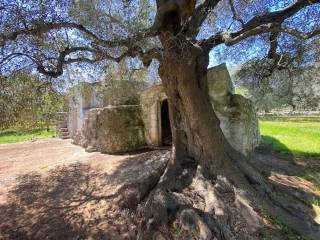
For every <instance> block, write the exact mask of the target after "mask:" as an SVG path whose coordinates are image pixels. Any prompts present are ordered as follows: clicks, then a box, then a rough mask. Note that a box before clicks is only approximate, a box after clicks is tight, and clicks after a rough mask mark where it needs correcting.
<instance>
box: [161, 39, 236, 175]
mask: <svg viewBox="0 0 320 240" xmlns="http://www.w3.org/2000/svg"><path fill="white" fill-rule="evenodd" d="M161 40H162V44H163V45H164V49H165V51H164V54H163V61H162V62H161V63H160V71H159V73H160V77H161V79H162V83H163V86H164V89H165V91H166V94H167V96H168V100H169V104H170V113H171V125H172V133H173V149H174V151H173V153H174V156H173V158H172V161H173V162H174V163H175V164H174V165H177V164H178V165H180V164H183V163H181V161H183V160H184V159H186V158H193V159H194V160H195V161H196V162H197V163H198V164H200V165H201V166H202V169H203V171H204V173H205V174H209V175H211V174H213V173H218V172H219V171H220V170H221V169H226V168H227V167H228V166H229V165H230V164H231V162H230V159H229V157H228V155H227V154H226V151H227V149H228V144H227V141H226V140H225V137H224V135H223V133H222V131H221V129H220V121H219V119H218V118H217V116H216V115H215V113H214V111H213V108H212V105H211V102H210V99H209V93H208V86H207V67H208V62H209V54H208V51H207V50H204V49H201V48H200V47H199V46H195V45H193V44H191V43H190V42H188V41H187V40H186V39H184V38H183V37H173V36H172V35H171V36H170V35H168V34H164V35H163V36H162V37H161Z"/></svg>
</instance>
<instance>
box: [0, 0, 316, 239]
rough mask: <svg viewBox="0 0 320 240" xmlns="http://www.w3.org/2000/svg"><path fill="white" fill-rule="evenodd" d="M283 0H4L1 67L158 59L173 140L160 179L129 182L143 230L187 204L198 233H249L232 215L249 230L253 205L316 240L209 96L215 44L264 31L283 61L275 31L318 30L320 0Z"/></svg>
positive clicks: (55, 69) (304, 34)
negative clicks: (234, 140) (140, 206)
mask: <svg viewBox="0 0 320 240" xmlns="http://www.w3.org/2000/svg"><path fill="white" fill-rule="evenodd" d="M280 2H281V3H284V2H283V1H271V0H270V1H267V0H266V1H261V0H259V1H258V0H253V1H247V0H239V1H234V0H229V1H225V0H202V1H196V0H156V1H155V2H154V1H147V0H140V1H139V0H137V1H112V0H110V1H109V0H101V1H84V0H77V1H71V0H70V1H57V0H56V1H45V0H44V1H36V0H34V1H23V0H21V1H10V0H6V1H2V3H1V5H0V9H1V32H0V42H1V46H2V50H1V54H2V58H1V61H0V64H1V65H4V66H5V67H4V68H3V70H2V71H6V72H8V71H10V70H11V69H12V68H14V67H16V68H19V67H21V63H25V64H30V65H31V66H33V67H35V69H37V71H38V72H39V73H41V74H45V75H48V76H51V77H59V76H61V75H62V74H63V72H64V69H65V67H66V66H67V65H70V64H74V63H79V62H82V63H86V64H108V63H109V62H112V61H115V62H120V61H121V60H123V59H125V58H127V57H130V58H137V59H140V61H141V62H142V63H143V64H144V65H145V66H149V65H150V64H151V62H152V61H153V60H156V61H158V62H159V69H158V73H159V76H160V78H161V81H162V85H163V87H164V90H165V93H166V95H167V97H168V101H169V110H170V122H171V128H172V138H173V146H172V154H171V159H170V161H169V162H168V164H167V166H166V169H165V170H164V171H163V173H161V174H159V176H161V175H162V177H161V178H159V181H158V183H152V184H151V183H148V184H145V185H144V186H141V185H140V186H136V187H135V188H134V189H135V191H136V196H140V198H141V199H140V200H142V199H143V198H144V197H147V198H148V200H147V201H146V207H145V217H146V219H147V220H146V221H144V223H142V226H141V233H140V234H139V237H140V238H145V239H152V236H153V234H154V232H156V231H157V229H158V228H159V226H161V225H164V224H166V223H168V222H169V220H170V219H172V218H174V217H176V216H178V215H177V213H178V212H181V211H183V210H186V211H187V212H186V211H185V213H188V212H189V213H190V212H191V214H189V215H190V216H189V217H190V218H191V219H193V220H192V222H194V223H195V224H197V226H198V228H199V234H200V235H201V237H200V238H201V239H210V238H214V237H215V238H218V239H241V238H244V237H245V233H243V232H242V233H241V231H240V232H239V231H236V230H235V228H234V226H233V225H232V220H231V219H234V218H235V217H236V216H242V218H243V219H244V220H245V221H247V223H248V224H249V226H250V229H255V230H257V231H258V229H259V225H260V224H262V221H259V218H260V217H259V215H258V214H257V213H261V212H266V213H268V214H270V215H275V216H277V217H278V218H279V219H281V220H282V221H284V222H285V223H286V224H287V225H288V226H289V227H291V228H292V229H294V230H296V231H298V232H300V233H301V234H303V235H305V236H307V237H310V238H312V239H319V237H320V230H319V226H318V225H316V224H315V222H314V220H313V219H312V218H311V217H310V216H308V215H307V214H305V213H301V212H296V211H291V210H290V207H292V206H290V204H288V203H287V201H286V198H284V197H282V196H281V194H280V195H278V194H273V192H272V187H271V186H270V183H269V182H268V181H267V180H266V179H265V178H264V177H263V176H262V175H261V174H260V172H259V171H258V170H257V169H256V168H255V167H254V166H253V164H252V162H251V161H250V160H249V159H246V158H245V157H244V156H242V155H241V154H240V153H238V152H236V151H235V150H234V149H233V148H232V147H231V146H230V144H229V143H228V141H227V140H226V138H225V137H224V135H223V133H222V131H221V128H220V123H219V120H218V118H217V116H216V114H215V112H214V111H213V109H212V106H211V103H210V99H209V95H208V86H207V69H208V65H209V53H210V51H211V50H212V49H214V48H216V47H218V46H220V45H225V46H227V47H231V46H234V45H237V44H241V43H242V42H244V41H246V40H251V41H254V37H256V36H261V35H263V36H265V37H267V39H268V42H269V46H270V49H269V51H268V53H267V54H266V57H269V58H272V59H274V61H275V62H279V61H280V59H281V58H280V57H279V55H278V54H277V48H278V46H279V45H280V44H281V42H280V41H278V39H279V36H280V34H285V35H290V36H293V37H294V38H298V39H302V40H308V39H311V38H314V37H316V36H317V34H319V33H320V29H319V28H318V25H317V22H319V21H317V18H318V17H319V0H295V1H290V4H285V5H284V6H281V5H279V4H278V3H280ZM297 16H298V20H299V19H300V21H298V20H297V18H296V17H297ZM310 18H311V20H314V21H313V24H312V25H311V26H312V28H303V24H304V22H308V20H310ZM297 21H298V23H297ZM309 22H310V21H309ZM301 26H302V27H301ZM275 66H277V65H275ZM194 182H196V184H193V185H192V183H194ZM191 185H192V186H193V191H194V192H196V193H195V194H196V195H199V196H201V198H202V199H204V201H205V208H204V209H203V210H202V211H200V209H197V208H196V207H195V206H193V205H192V201H191V199H190V198H191V197H190V196H189V197H187V196H185V195H183V194H182V191H183V189H186V188H187V187H188V186H191ZM147 186H148V187H149V189H145V188H146V187H147ZM295 204H298V203H295ZM235 209H237V210H235Z"/></svg>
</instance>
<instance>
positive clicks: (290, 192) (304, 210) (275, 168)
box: [253, 136, 320, 224]
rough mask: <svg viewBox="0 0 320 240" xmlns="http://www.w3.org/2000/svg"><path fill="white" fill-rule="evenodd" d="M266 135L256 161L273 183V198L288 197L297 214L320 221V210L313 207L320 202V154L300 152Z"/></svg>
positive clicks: (256, 152) (256, 164) (285, 199)
mask: <svg viewBox="0 0 320 240" xmlns="http://www.w3.org/2000/svg"><path fill="white" fill-rule="evenodd" d="M263 138H264V139H263V141H262V145H261V146H259V147H258V148H257V149H256V151H255V155H254V158H253V163H254V165H255V166H256V168H257V169H259V170H260V171H261V172H262V174H263V175H264V176H265V177H266V178H267V179H268V180H269V182H270V183H271V184H272V187H273V189H272V190H273V192H272V193H271V195H272V196H271V198H275V199H282V200H284V202H287V205H288V206H290V208H291V209H292V213H293V214H294V215H299V214H300V215H301V217H304V216H310V217H311V218H313V219H317V220H316V221H317V223H316V224H320V215H319V214H320V212H315V210H314V209H313V208H314V207H313V205H315V206H318V207H319V206H320V195H319V192H320V191H319V190H320V184H319V183H320V174H319V173H320V162H319V160H318V158H317V157H320V156H319V155H318V156H317V157H314V156H312V157H310V156H309V157H306V156H296V155H295V154H293V153H292V152H291V151H290V149H289V148H288V147H287V146H286V145H285V144H283V143H282V142H281V141H279V140H278V139H276V138H273V137H270V136H263ZM277 148H279V149H281V150H282V151H281V152H278V151H276V150H275V149H277ZM278 193H280V194H278ZM280 195H282V196H280Z"/></svg>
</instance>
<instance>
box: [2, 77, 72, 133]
mask: <svg viewBox="0 0 320 240" xmlns="http://www.w3.org/2000/svg"><path fill="white" fill-rule="evenodd" d="M0 84H1V92H0V129H6V128H13V127H14V128H18V129H32V128H38V127H43V126H47V127H49V126H50V125H51V123H52V120H53V119H54V114H55V112H57V111H62V110H64V109H65V108H66V106H65V97H64V95H63V94H60V93H58V92H57V90H55V89H54V88H53V87H52V85H51V83H50V82H47V81H42V80H41V79H40V78H39V77H37V76H34V75H32V74H29V73H27V72H19V73H16V74H14V75H12V76H9V77H4V76H2V77H1V79H0Z"/></svg>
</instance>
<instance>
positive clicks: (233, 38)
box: [201, 24, 320, 49]
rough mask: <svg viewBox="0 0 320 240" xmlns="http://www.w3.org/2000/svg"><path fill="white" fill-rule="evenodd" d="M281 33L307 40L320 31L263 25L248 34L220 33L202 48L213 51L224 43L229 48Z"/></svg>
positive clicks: (203, 42)
mask: <svg viewBox="0 0 320 240" xmlns="http://www.w3.org/2000/svg"><path fill="white" fill-rule="evenodd" d="M281 32H282V33H287V34H289V35H292V36H295V37H296V38H298V39H301V40H307V39H310V38H313V37H315V36H317V35H319V34H320V29H316V30H314V31H311V32H308V33H305V32H301V31H299V30H296V29H291V28H286V27H281V26H278V25H273V24H267V25H262V26H258V27H256V28H253V29H250V30H248V31H246V32H243V31H242V30H241V31H239V32H235V33H228V32H220V33H217V34H216V35H214V36H212V37H211V38H209V39H206V40H204V41H202V42H201V46H203V47H204V48H206V49H211V48H213V47H215V46H217V45H219V44H222V43H224V44H225V45H227V46H231V45H234V44H237V43H239V42H240V41H242V40H244V39H247V38H249V37H252V36H256V35H260V34H263V33H281Z"/></svg>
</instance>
